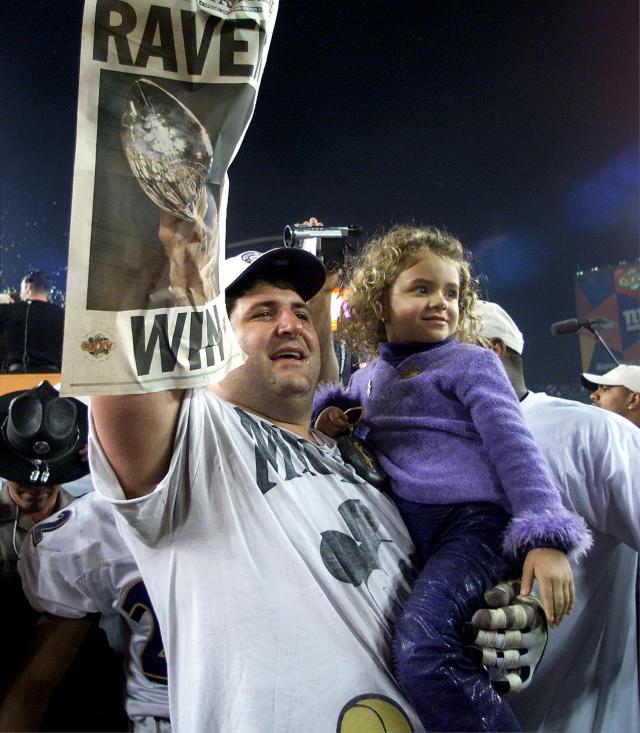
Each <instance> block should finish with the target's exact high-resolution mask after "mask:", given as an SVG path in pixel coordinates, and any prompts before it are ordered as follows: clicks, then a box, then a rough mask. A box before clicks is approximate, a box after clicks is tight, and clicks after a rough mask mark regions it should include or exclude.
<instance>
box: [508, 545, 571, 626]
mask: <svg viewBox="0 0 640 733" xmlns="http://www.w3.org/2000/svg"><path fill="white" fill-rule="evenodd" d="M534 579H535V580H536V581H537V582H538V590H539V591H540V597H541V599H542V605H543V606H544V612H545V613H546V615H547V621H548V622H549V626H551V627H554V626H557V625H558V624H559V623H560V622H561V621H562V619H563V618H564V616H565V614H570V613H571V610H572V608H573V602H574V599H575V588H574V585H573V572H572V571H571V566H570V565H569V561H568V560H567V556H566V555H565V554H564V552H562V550H554V549H552V548H550V547H539V548H536V549H535V550H531V551H530V552H529V553H528V554H527V557H526V559H525V561H524V568H523V570H522V587H521V589H520V595H523V596H526V595H529V593H531V590H532V588H533V581H534Z"/></svg>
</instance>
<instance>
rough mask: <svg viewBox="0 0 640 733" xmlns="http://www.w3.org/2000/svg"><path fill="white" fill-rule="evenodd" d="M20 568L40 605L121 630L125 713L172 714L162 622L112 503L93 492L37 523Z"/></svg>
mask: <svg viewBox="0 0 640 733" xmlns="http://www.w3.org/2000/svg"><path fill="white" fill-rule="evenodd" d="M18 570H19V572H20V575H21V577H22V585H23V588H24V592H25V594H26V596H27V598H28V600H29V602H30V603H31V605H32V606H33V607H34V608H35V609H36V610H38V611H44V612H46V613H51V614H54V615H56V616H64V617H66V618H82V617H83V616H85V615H86V614H88V613H100V614H102V619H101V625H103V626H104V628H105V631H106V632H107V634H108V635H109V641H110V642H111V644H112V646H116V645H117V644H118V639H117V635H118V632H120V634H122V632H123V631H124V632H125V635H126V637H127V639H128V649H127V650H125V651H126V653H127V669H126V678H127V680H126V684H127V695H126V700H125V706H126V710H127V715H128V716H129V717H130V718H131V719H132V720H138V719H142V718H145V717H147V716H153V717H157V718H168V717H169V700H168V694H167V665H166V660H165V657H164V651H163V648H162V638H161V637H160V630H159V627H158V622H157V619H156V617H155V614H154V612H153V609H152V608H151V603H150V601H149V596H148V594H147V591H146V589H145V587H144V584H143V583H142V579H141V578H140V571H139V570H138V568H137V567H136V564H135V561H134V559H133V557H132V556H131V552H130V551H129V549H128V548H127V546H126V545H125V543H124V542H123V540H122V538H121V537H120V535H119V533H118V530H117V528H116V524H115V517H114V513H113V512H112V511H111V507H110V506H109V505H108V504H106V503H105V502H104V501H102V500H101V499H100V497H98V496H96V494H95V493H90V494H87V495H86V496H83V497H81V498H79V499H76V501H74V502H72V503H71V504H70V505H69V506H68V507H66V508H64V509H62V510H61V511H59V512H57V513H56V514H54V515H53V516H51V517H50V518H48V519H46V520H44V521H43V522H40V523H39V524H37V525H36V526H35V527H34V528H33V529H32V530H31V532H30V534H29V536H28V537H27V538H26V539H25V541H24V543H23V545H22V554H21V557H20V560H19V561H18ZM123 626H124V628H123ZM114 636H116V638H115V639H114Z"/></svg>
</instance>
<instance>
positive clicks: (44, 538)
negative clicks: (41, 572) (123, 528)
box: [31, 492, 117, 553]
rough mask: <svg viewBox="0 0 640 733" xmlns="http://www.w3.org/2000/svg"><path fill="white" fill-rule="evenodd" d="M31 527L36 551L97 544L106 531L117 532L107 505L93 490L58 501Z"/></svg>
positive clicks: (96, 545)
mask: <svg viewBox="0 0 640 733" xmlns="http://www.w3.org/2000/svg"><path fill="white" fill-rule="evenodd" d="M71 498H72V499H73V497H71ZM31 531H32V543H33V546H34V547H37V548H38V551H39V552H54V553H59V552H75V551H84V550H83V548H87V547H90V546H91V547H94V548H95V547H99V546H101V542H102V541H103V540H104V539H105V538H106V536H107V535H108V534H112V533H113V532H117V530H116V526H115V518H114V517H113V513H112V511H111V508H110V506H109V505H108V504H107V502H106V501H104V500H103V499H101V497H100V496H99V495H98V494H96V493H95V492H91V493H90V494H85V495H84V496H81V497H79V498H78V499H73V500H72V501H71V502H70V503H67V504H64V505H62V506H61V507H60V509H59V510H58V511H57V512H54V513H53V514H52V515H51V516H50V517H48V518H47V519H44V520H43V521H42V522H39V523H38V524H36V525H35V527H34V528H33V530H31Z"/></svg>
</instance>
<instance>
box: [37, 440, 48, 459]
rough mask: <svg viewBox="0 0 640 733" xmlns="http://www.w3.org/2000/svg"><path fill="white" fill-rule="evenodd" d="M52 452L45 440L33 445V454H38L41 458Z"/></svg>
mask: <svg viewBox="0 0 640 733" xmlns="http://www.w3.org/2000/svg"><path fill="white" fill-rule="evenodd" d="M50 450H51V448H50V446H49V443H47V442H46V441H44V440H37V441H36V442H35V443H34V444H33V452H34V453H36V454H37V455H39V456H46V455H47V453H48V452H49V451H50Z"/></svg>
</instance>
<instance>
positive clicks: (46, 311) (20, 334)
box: [0, 270, 64, 374]
mask: <svg viewBox="0 0 640 733" xmlns="http://www.w3.org/2000/svg"><path fill="white" fill-rule="evenodd" d="M51 288H52V283H51V279H50V277H49V276H48V275H47V274H46V273H45V272H42V270H34V271H30V272H28V273H27V274H26V275H25V276H24V277H23V279H22V282H21V284H20V300H19V301H18V302H17V303H14V302H12V301H11V298H10V297H9V296H8V295H5V294H3V297H2V298H1V299H0V328H1V329H2V330H3V333H4V339H5V345H6V351H7V355H6V368H5V371H6V372H7V373H9V374H20V373H40V372H41V373H57V372H59V371H60V368H61V365H62V336H63V327H64V311H63V310H62V308H60V307H59V306H57V305H55V304H54V303H50V302H49V294H50V292H51Z"/></svg>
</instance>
